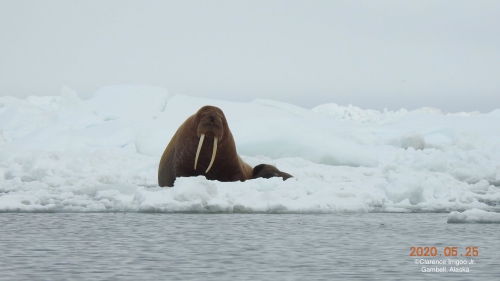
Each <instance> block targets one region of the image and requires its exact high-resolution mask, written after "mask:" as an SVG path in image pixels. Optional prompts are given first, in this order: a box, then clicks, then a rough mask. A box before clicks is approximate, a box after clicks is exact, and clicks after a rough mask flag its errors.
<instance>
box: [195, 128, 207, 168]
mask: <svg viewBox="0 0 500 281" xmlns="http://www.w3.org/2000/svg"><path fill="white" fill-rule="evenodd" d="M204 139H205V134H201V137H200V142H199V143H198V150H196V158H195V159H194V169H195V170H196V164H198V156H200V150H201V146H202V145H203V140H204Z"/></svg>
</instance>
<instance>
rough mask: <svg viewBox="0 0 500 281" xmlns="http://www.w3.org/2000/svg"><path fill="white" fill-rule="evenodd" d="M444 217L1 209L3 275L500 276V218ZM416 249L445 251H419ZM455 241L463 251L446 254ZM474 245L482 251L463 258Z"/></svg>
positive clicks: (85, 277)
mask: <svg viewBox="0 0 500 281" xmlns="http://www.w3.org/2000/svg"><path fill="white" fill-rule="evenodd" d="M446 218H447V214H435V213H433V214H429V213H424V214H422V213H419V214H392V213H391V214H387V213H370V214H350V215H335V214H323V215H317V214H315V215H313V214H311V215H305V214H304V215H300V214H283V215H280V214H144V213H117V214H113V213H91V214H89V213H69V214H68V213H37V214H33V213H3V214H0V257H1V259H0V280H332V279H337V280H350V279H352V280H500V279H499V278H500V239H499V237H500V234H499V233H500V224H447V223H446ZM412 246H415V247H417V246H422V247H424V246H429V247H432V246H434V247H436V249H437V250H438V255H437V256H436V257H418V256H417V257H411V256H410V253H411V250H410V247H412ZM452 246H456V247H457V256H456V257H444V250H445V247H452ZM474 246H477V247H478V248H477V253H478V255H477V256H476V257H472V258H471V257H465V254H466V252H467V251H466V247H474ZM439 254H441V255H442V256H439ZM460 254H462V256H460ZM471 254H472V252H471ZM471 259H472V260H474V264H467V265H460V266H457V268H462V267H463V268H467V269H468V270H469V272H446V273H444V272H439V273H437V272H422V267H439V268H441V267H443V265H439V266H436V265H422V264H420V263H424V262H425V261H428V260H445V261H446V262H447V263H449V262H450V261H449V260H454V261H451V262H452V263H459V262H467V263H470V261H471ZM416 263H419V264H416ZM451 266H452V265H450V264H446V265H445V266H444V267H445V268H446V270H449V269H450V267H451ZM464 270H465V269H464Z"/></svg>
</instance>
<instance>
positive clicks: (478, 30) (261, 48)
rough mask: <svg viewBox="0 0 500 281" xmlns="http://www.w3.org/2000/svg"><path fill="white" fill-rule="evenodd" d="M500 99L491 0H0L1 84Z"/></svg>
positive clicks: (375, 98) (317, 98)
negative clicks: (123, 85) (118, 85)
mask: <svg viewBox="0 0 500 281" xmlns="http://www.w3.org/2000/svg"><path fill="white" fill-rule="evenodd" d="M113 84H147V85H154V86H161V87H165V88H167V89H168V91H169V93H171V94H185V95H190V96H199V97H208V98H217V99H225V100H232V101H245V102H246V101H251V100H253V99H256V98H267V99H275V100H280V101H285V102H289V103H293V104H296V105H299V106H302V107H306V108H312V107H314V106H317V105H319V104H323V103H328V102H334V103H337V104H340V105H348V104H353V105H355V106H359V107H361V108H364V109H377V110H382V109H383V108H388V109H389V110H396V109H399V108H407V109H416V108H420V107H423V106H431V107H436V108H440V109H442V110H445V111H453V112H456V111H473V110H480V111H481V112H489V111H491V110H493V109H495V108H500V1H497V0H492V1H481V0H474V1H472V0H470V1H460V0H451V1H437V0H432V1H425V0H418V1H404V0H394V1H391V0H387V1H372V0H369V1H333V0H332V1H290V0H286V1H274V0H266V1H255V0H253V1H236V0H234V1H222V0H218V1H185V0H182V1H145V0H141V1H127V0H116V1H114V0H108V1H103V0H97V1H74V0H73V1H54V0H44V1H36V0H31V1H26V0H12V1H10V0H9V1H8V0H0V95H2V96H4V95H12V96H17V97H26V96H28V95H58V94H59V93H60V89H61V86H62V85H66V86H68V87H70V88H72V89H74V90H76V91H77V92H78V93H79V95H80V96H81V97H82V98H84V99H87V98H89V97H91V96H92V95H93V93H94V92H95V91H96V90H98V89H99V88H101V87H103V86H107V85H113Z"/></svg>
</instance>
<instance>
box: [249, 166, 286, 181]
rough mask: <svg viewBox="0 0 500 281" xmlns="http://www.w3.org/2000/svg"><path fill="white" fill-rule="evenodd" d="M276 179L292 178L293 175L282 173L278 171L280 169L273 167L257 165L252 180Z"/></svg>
mask: <svg viewBox="0 0 500 281" xmlns="http://www.w3.org/2000/svg"><path fill="white" fill-rule="evenodd" d="M274 177H281V178H283V180H286V179H289V178H292V175H290V174H288V173H285V172H282V171H280V170H278V168H276V167H274V166H272V165H267V164H260V165H257V166H255V167H254V168H253V176H252V179H256V178H265V179H270V178H274Z"/></svg>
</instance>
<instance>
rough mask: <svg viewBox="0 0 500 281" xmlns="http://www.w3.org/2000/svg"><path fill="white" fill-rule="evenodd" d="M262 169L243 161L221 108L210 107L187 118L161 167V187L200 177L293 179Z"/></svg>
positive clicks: (170, 144) (234, 179) (165, 155)
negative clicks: (181, 179) (177, 179)
mask: <svg viewBox="0 0 500 281" xmlns="http://www.w3.org/2000/svg"><path fill="white" fill-rule="evenodd" d="M263 165H264V164H262V165H258V166H257V167H259V168H258V169H257V170H256V171H255V170H254V169H252V167H251V166H250V165H248V164H247V163H245V162H244V161H243V160H242V159H241V158H240V156H239V155H238V154H237V153H236V144H235V143H234V138H233V135H232V134H231V130H229V126H228V124H227V120H226V117H225V116H224V113H223V112H222V110H221V109H220V108H218V107H215V106H210V105H207V106H203V107H202V108H200V109H199V110H198V112H196V113H195V114H193V115H191V116H190V117H188V119H186V121H184V123H183V124H182V125H181V126H180V127H179V128H178V129H177V131H176V132H175V134H174V136H173V137H172V139H171V140H170V142H169V143H168V145H167V147H166V148H165V151H164V152H163V155H162V157H161V159H160V164H159V167H158V185H159V186H161V187H164V186H169V187H171V186H174V181H175V179H176V178H178V177H192V176H200V175H203V176H205V177H206V178H207V179H209V180H218V181H225V182H228V181H245V180H248V179H253V178H257V177H268V176H269V177H272V176H281V177H283V180H285V179H287V178H289V177H292V176H291V175H289V174H287V173H283V172H280V171H279V170H278V169H276V168H275V167H273V166H270V165H264V166H263ZM268 166H269V167H268ZM257 167H256V168H257ZM271 167H272V168H271ZM273 173H274V174H273ZM285 177H286V178H285Z"/></svg>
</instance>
